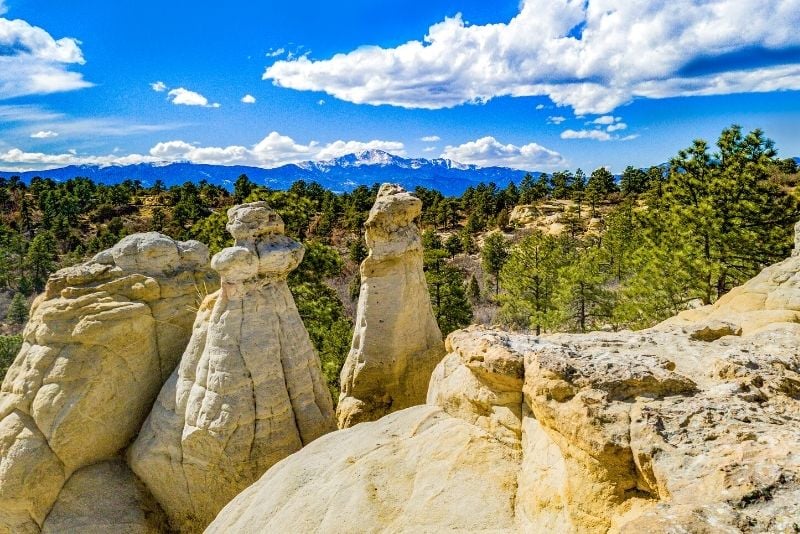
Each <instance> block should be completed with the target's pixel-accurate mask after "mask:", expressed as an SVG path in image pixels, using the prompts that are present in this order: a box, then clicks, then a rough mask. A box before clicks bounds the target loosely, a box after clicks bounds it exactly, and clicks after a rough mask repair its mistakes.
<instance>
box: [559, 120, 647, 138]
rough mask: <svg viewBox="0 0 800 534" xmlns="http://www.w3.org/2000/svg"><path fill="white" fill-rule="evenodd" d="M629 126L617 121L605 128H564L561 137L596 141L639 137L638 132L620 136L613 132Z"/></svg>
mask: <svg viewBox="0 0 800 534" xmlns="http://www.w3.org/2000/svg"><path fill="white" fill-rule="evenodd" d="M627 127H628V125H627V124H625V123H624V122H615V123H614V124H610V125H608V126H607V127H606V128H605V129H602V128H600V127H597V128H595V129H594V130H564V131H563V132H561V139H591V140H594V141H603V142H605V141H631V140H633V139H636V138H637V137H639V135H638V134H634V135H628V136H625V137H620V136H619V135H616V134H613V132H617V131H621V130H625V129H626V128H627ZM612 134H613V135H612Z"/></svg>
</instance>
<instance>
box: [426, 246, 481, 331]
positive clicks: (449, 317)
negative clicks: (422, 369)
mask: <svg viewBox="0 0 800 534" xmlns="http://www.w3.org/2000/svg"><path fill="white" fill-rule="evenodd" d="M422 239H423V244H424V263H425V279H426V280H427V282H428V292H429V293H430V298H431V305H432V307H433V313H434V316H435V317H436V322H437V323H438V324H439V329H440V330H441V331H442V334H443V335H445V336H446V335H447V334H449V333H450V332H453V331H454V330H458V329H459V328H463V327H464V326H467V325H468V324H469V323H470V322H471V321H472V304H471V303H470V300H469V298H468V297H467V292H466V288H465V287H464V273H463V272H462V271H461V270H459V269H458V268H456V267H454V266H452V265H449V264H448V263H447V251H445V250H444V249H443V248H442V244H441V240H440V239H439V238H438V236H436V234H434V233H433V232H430V231H426V232H425V233H423V238H422Z"/></svg>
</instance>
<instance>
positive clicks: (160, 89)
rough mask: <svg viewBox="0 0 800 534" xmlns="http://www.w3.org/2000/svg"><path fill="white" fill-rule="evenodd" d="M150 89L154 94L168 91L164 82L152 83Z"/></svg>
mask: <svg viewBox="0 0 800 534" xmlns="http://www.w3.org/2000/svg"><path fill="white" fill-rule="evenodd" d="M150 87H151V88H152V89H153V91H155V92H156V93H163V92H164V91H166V90H167V89H168V88H167V84H165V83H164V82H153V83H151V84H150Z"/></svg>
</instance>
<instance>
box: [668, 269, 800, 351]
mask: <svg viewBox="0 0 800 534" xmlns="http://www.w3.org/2000/svg"><path fill="white" fill-rule="evenodd" d="M798 258H800V256H797V255H793V256H792V257H791V258H788V259H786V260H784V261H782V262H780V263H776V264H775V265H771V266H769V267H767V268H766V269H764V270H763V271H761V273H759V274H758V275H757V276H756V277H755V278H753V279H751V280H749V281H748V282H746V283H745V284H743V285H741V286H739V287H736V288H734V289H732V290H731V291H730V292H729V293H728V294H726V295H723V296H722V297H721V298H720V299H719V300H717V301H716V302H715V303H714V304H712V305H709V306H703V307H700V308H695V309H691V310H686V311H684V312H682V313H680V314H678V315H677V316H676V317H673V318H672V319H668V320H667V321H666V322H665V323H664V325H665V326H666V327H667V328H670V327H672V326H675V325H677V326H684V327H686V328H688V329H697V328H701V329H702V328H704V327H705V325H707V324H709V323H713V324H717V325H720V324H721V323H727V324H728V325H729V327H730V328H732V329H734V330H740V331H741V334H742V335H750V334H753V333H756V332H758V331H759V330H760V329H762V328H764V327H769V325H771V324H774V323H779V322H790V323H800V273H799V272H798V270H797V262H798V261H800V260H799V259H798Z"/></svg>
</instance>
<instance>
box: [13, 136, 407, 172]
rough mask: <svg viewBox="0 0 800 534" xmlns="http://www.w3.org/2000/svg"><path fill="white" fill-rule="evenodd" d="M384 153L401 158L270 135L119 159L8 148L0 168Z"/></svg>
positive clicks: (269, 161)
mask: <svg viewBox="0 0 800 534" xmlns="http://www.w3.org/2000/svg"><path fill="white" fill-rule="evenodd" d="M373 149H377V150H384V151H387V152H392V153H393V154H397V155H404V154H405V147H404V145H403V143H401V142H398V141H381V140H373V141H365V142H364V141H342V140H339V141H333V142H331V143H327V144H320V143H318V142H316V141H311V142H309V143H308V144H305V145H304V144H302V143H298V142H296V141H295V140H294V139H292V138H291V137H289V136H286V135H281V134H280V133H278V132H271V133H270V134H269V135H267V136H266V137H265V138H264V139H262V140H261V141H259V142H258V143H256V144H255V145H252V146H249V147H246V146H240V145H232V146H225V147H214V146H199V145H197V144H193V143H188V142H186V141H181V140H174V141H165V142H161V143H157V144H156V145H155V146H153V147H152V148H151V149H150V151H149V152H148V154H129V155H125V156H121V155H118V154H116V153H115V154H111V155H105V156H94V155H79V154H77V153H71V152H68V153H64V154H44V153H39V152H24V151H22V150H20V149H18V148H12V149H10V150H8V151H6V152H5V153H3V152H0V167H2V168H3V170H9V171H15V170H17V171H19V170H27V169H45V168H52V167H59V166H66V165H80V164H90V165H115V164H118V165H129V164H133V163H155V162H161V161H191V162H193V163H206V164H213V165H234V164H237V165H253V166H258V167H265V168H272V167H279V166H281V165H285V164H287V163H300V162H303V161H308V160H313V161H321V160H328V159H333V158H337V157H340V156H343V155H345V154H350V153H353V152H361V151H363V150H373Z"/></svg>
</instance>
